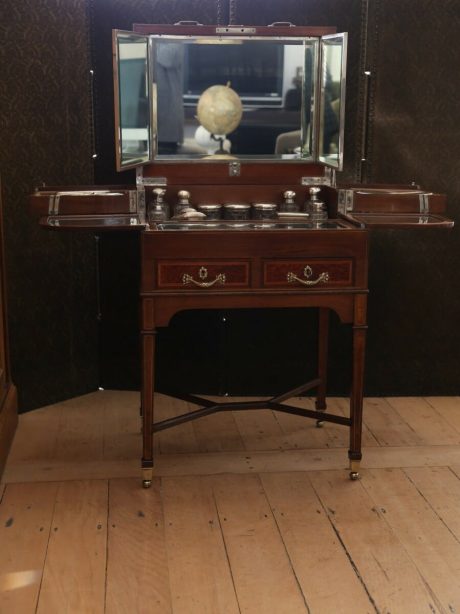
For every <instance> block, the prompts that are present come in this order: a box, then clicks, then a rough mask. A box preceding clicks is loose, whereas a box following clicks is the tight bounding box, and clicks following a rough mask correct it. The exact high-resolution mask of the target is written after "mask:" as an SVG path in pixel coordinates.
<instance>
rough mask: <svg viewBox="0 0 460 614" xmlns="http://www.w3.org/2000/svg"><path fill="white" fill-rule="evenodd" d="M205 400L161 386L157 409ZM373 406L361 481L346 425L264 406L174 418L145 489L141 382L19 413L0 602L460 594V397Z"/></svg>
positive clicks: (111, 611) (164, 411)
mask: <svg viewBox="0 0 460 614" xmlns="http://www.w3.org/2000/svg"><path fill="white" fill-rule="evenodd" d="M290 403H291V404H293V405H296V406H298V407H305V408H310V409H311V408H313V407H314V403H313V401H312V399H310V398H299V399H293V400H291V401H290ZM193 409H195V406H193V405H190V404H188V403H185V402H183V401H178V400H170V399H169V398H168V397H165V396H163V395H158V398H157V404H156V419H164V418H167V417H170V416H172V415H178V414H180V413H185V412H189V411H191V410H193ZM328 411H331V412H332V413H337V414H340V415H344V414H345V415H346V413H347V411H348V403H347V401H346V400H344V399H331V400H330V401H329V407H328ZM364 422H365V428H364V429H363V442H364V447H363V463H362V472H361V473H362V479H361V480H360V481H358V482H351V481H350V480H349V479H348V470H347V447H348V430H347V429H346V428H345V427H341V426H340V425H335V424H331V423H326V424H325V425H324V427H323V428H322V429H317V428H316V427H315V422H314V421H312V420H305V419H303V418H297V417H296V416H291V415H287V414H280V413H273V412H271V411H268V410H260V411H259V410H253V411H250V412H247V413H244V412H234V413H232V412H223V413H221V414H214V415H212V416H209V417H207V418H205V419H203V420H201V421H199V422H193V423H188V424H184V425H182V426H181V427H179V428H177V429H171V430H170V431H166V432H162V433H160V434H159V435H158V436H157V437H155V449H156V465H155V477H154V480H153V485H152V488H151V489H148V490H144V489H142V488H141V484H140V475H139V473H140V472H139V455H140V420H139V395H138V394H137V393H135V392H114V391H104V392H98V393H94V394H90V395H85V396H84V397H79V398H77V399H71V400H69V401H66V402H63V403H58V404H56V405H54V406H50V407H47V408H43V409H40V410H37V411H35V412H31V413H30V414H25V415H23V416H20V423H19V429H18V432H17V435H16V438H15V441H14V443H13V447H12V450H11V453H10V456H9V460H8V463H7V467H6V471H5V473H4V475H3V477H2V483H1V484H0V544H1V547H0V612H1V613H2V614H3V612H5V613H7V614H9V613H10V612H11V613H14V614H16V612H18V613H19V614H29V613H30V614H36V613H37V612H38V613H39V614H63V613H65V614H86V613H89V612H91V613H94V614H99V613H101V614H102V613H104V614H105V613H108V614H125V613H127V612H129V614H138V613H139V614H157V613H158V614H169V613H171V614H206V613H209V614H218V613H220V612H225V613H227V612H229V613H233V612H235V613H241V612H244V613H245V614H260V613H261V612H263V613H264V614H282V613H286V614H294V613H296V612H306V613H307V612H308V613H309V614H330V613H332V612H334V613H336V612H337V613H340V614H348V613H350V614H368V613H370V614H384V613H385V614H388V613H389V612H391V614H419V612H427V613H430V614H436V613H438V612H439V613H443V614H444V613H447V614H454V613H455V612H460V583H459V582H458V578H459V577H460V515H459V513H458V510H459V509H460V398H459V397H448V398H447V397H444V398H437V397H429V398H426V399H425V398H423V399H422V398H420V399H418V398H409V399H405V398H389V399H366V400H365V404H364Z"/></svg>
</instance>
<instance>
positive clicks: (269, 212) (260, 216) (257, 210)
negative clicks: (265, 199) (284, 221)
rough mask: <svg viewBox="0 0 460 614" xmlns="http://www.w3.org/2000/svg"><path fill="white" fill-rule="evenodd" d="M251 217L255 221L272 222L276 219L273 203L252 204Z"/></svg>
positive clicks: (276, 213)
mask: <svg viewBox="0 0 460 614" xmlns="http://www.w3.org/2000/svg"><path fill="white" fill-rule="evenodd" d="M252 217H253V218H254V219H255V220H273V219H276V218H277V217H278V211H277V209H276V205H275V203H253V205H252Z"/></svg>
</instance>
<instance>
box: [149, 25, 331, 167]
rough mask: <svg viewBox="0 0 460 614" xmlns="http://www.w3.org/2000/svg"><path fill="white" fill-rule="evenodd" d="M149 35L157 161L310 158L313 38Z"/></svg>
mask: <svg viewBox="0 0 460 614" xmlns="http://www.w3.org/2000/svg"><path fill="white" fill-rule="evenodd" d="M152 39H153V41H152V43H153V44H152V55H153V61H152V66H153V88H152V89H153V94H154V96H153V107H154V109H153V111H154V112H153V133H154V142H156V149H155V148H154V156H155V157H156V158H157V159H162V160H190V159H210V158H214V159H219V158H222V157H228V156H231V157H236V158H243V159H245V158H248V159H265V158H267V159H270V160H273V159H280V160H282V159H287V160H289V159H292V160H295V159H299V160H312V159H313V157H314V152H315V146H316V144H315V142H314V141H315V130H314V129H313V128H312V127H313V126H314V122H315V117H316V115H315V112H316V100H317V95H316V92H317V87H318V85H317V82H318V78H317V77H318V70H317V66H318V49H319V41H318V39H314V38H282V37H279V38H276V39H267V38H257V37H251V38H250V39H249V38H247V37H246V38H245V37H225V38H218V37H213V38H212V37H208V38H206V37H190V36H187V37H181V36H175V37H164V36H161V37H155V36H153V37H152Z"/></svg>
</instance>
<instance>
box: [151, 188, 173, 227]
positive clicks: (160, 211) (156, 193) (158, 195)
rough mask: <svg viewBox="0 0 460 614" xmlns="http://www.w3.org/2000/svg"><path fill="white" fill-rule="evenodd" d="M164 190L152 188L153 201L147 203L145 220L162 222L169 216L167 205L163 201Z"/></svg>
mask: <svg viewBox="0 0 460 614" xmlns="http://www.w3.org/2000/svg"><path fill="white" fill-rule="evenodd" d="M165 194H166V190H165V189H163V188H155V189H154V190H153V202H151V203H149V207H148V211H147V220H148V222H149V224H150V223H153V222H164V221H165V220H167V219H168V218H169V206H168V204H167V203H166V202H165V201H164V196H165Z"/></svg>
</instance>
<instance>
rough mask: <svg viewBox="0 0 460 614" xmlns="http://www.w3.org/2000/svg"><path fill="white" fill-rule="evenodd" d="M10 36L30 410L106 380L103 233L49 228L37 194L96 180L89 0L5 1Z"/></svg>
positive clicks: (11, 196) (10, 191) (8, 190)
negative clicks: (98, 298)
mask: <svg viewBox="0 0 460 614" xmlns="http://www.w3.org/2000/svg"><path fill="white" fill-rule="evenodd" d="M0 39H1V41H2V43H1V45H0V65H1V73H0V81H1V86H0V126H1V143H2V145H1V148H0V173H1V175H2V184H3V190H4V199H3V202H4V220H5V237H6V263H7V283H8V299H9V300H8V313H9V318H10V322H9V325H10V351H11V362H12V376H13V379H14V381H15V383H16V385H17V388H18V391H19V407H20V410H26V409H30V408H33V407H37V406H41V405H45V404H47V403H51V402H53V401H56V400H58V399H62V398H67V397H69V396H73V395H76V394H80V393H82V392H85V391H87V390H90V389H94V388H95V387H96V386H97V371H98V369H97V328H96V308H95V288H96V284H95V281H96V279H95V257H94V256H95V251H94V245H93V244H94V240H93V239H91V238H90V237H83V236H72V235H67V234H66V235H64V234H57V233H56V234H54V233H47V232H44V231H42V230H40V229H39V228H38V224H37V222H36V220H33V219H32V218H31V216H30V212H29V209H28V200H27V197H28V194H30V192H31V191H33V189H34V188H35V187H36V186H38V185H42V184H44V183H46V184H48V185H49V184H58V185H63V184H64V185H65V184H77V183H85V184H88V183H92V180H93V172H92V161H91V130H90V108H91V104H90V96H89V81H88V76H89V72H88V71H89V62H88V56H89V53H88V52H89V48H88V22H87V14H86V4H85V1H84V0H66V2H60V1H59V0H47V1H46V2H43V1H42V2H36V1H35V0H25V1H23V2H15V1H13V0H2V2H1V3H0Z"/></svg>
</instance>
